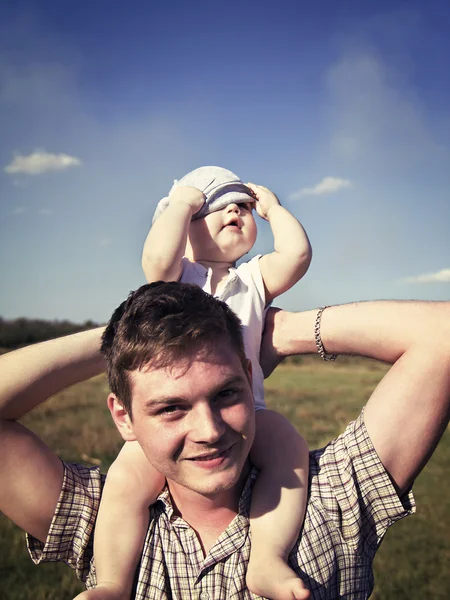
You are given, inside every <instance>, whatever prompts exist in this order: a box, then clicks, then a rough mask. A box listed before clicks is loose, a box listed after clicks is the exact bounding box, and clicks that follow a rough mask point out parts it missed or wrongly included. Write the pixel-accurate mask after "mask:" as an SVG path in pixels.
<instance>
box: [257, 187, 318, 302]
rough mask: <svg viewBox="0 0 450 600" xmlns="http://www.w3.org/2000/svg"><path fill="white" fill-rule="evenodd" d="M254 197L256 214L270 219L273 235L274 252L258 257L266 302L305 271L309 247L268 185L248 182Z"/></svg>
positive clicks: (267, 219)
mask: <svg viewBox="0 0 450 600" xmlns="http://www.w3.org/2000/svg"><path fill="white" fill-rule="evenodd" d="M247 185H248V187H249V188H250V189H251V190H252V192H253V194H254V197H255V208H256V212H257V213H258V215H259V216H260V217H261V218H262V219H264V220H265V221H268V222H269V225H270V228H271V230H272V235H273V244H274V251H273V252H270V253H269V254H265V255H264V256H262V257H261V258H260V260H259V268H260V270H261V276H262V278H263V281H264V288H265V292H266V304H270V302H272V300H273V299H274V298H276V297H277V296H279V295H280V294H283V293H284V292H286V291H287V290H289V289H290V288H291V287H292V286H293V285H295V284H296V283H297V281H299V280H300V279H301V278H302V277H303V275H304V274H305V273H306V271H307V270H308V267H309V265H310V263H311V258H312V250H311V244H310V243H309V239H308V236H307V235H306V231H305V230H304V229H303V227H302V225H301V223H299V221H297V219H296V218H295V217H294V215H292V214H291V213H290V212H289V211H288V210H286V209H285V208H284V207H283V206H281V204H280V201H279V200H278V198H277V197H276V196H275V194H274V193H273V192H271V191H270V190H269V189H268V188H266V187H263V186H260V185H255V184H253V183H248V184H247Z"/></svg>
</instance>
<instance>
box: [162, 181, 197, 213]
mask: <svg viewBox="0 0 450 600" xmlns="http://www.w3.org/2000/svg"><path fill="white" fill-rule="evenodd" d="M205 198H206V196H205V194H204V193H203V192H201V191H200V190H199V189H197V188H195V187H191V186H189V185H180V186H179V187H176V188H175V189H174V190H173V192H172V193H171V194H170V196H169V200H170V202H171V203H172V202H182V203H184V204H189V206H190V207H191V208H192V214H193V215H195V213H197V212H198V211H199V210H200V209H201V207H202V206H203V204H204V203H205Z"/></svg>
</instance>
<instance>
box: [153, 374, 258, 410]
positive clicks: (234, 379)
mask: <svg viewBox="0 0 450 600" xmlns="http://www.w3.org/2000/svg"><path fill="white" fill-rule="evenodd" d="M246 381H247V378H246V377H245V375H244V374H242V375H232V376H231V377H229V378H228V379H225V380H224V381H222V382H221V383H220V384H218V385H216V386H215V387H213V388H211V389H210V390H209V394H208V395H209V396H215V395H216V394H217V393H219V392H220V391H221V390H223V389H225V388H227V387H230V386H232V385H239V384H242V383H244V382H246ZM189 401H190V400H189V399H188V398H186V397H184V396H159V397H158V396H156V397H155V398H149V399H148V400H146V402H145V404H144V409H150V408H154V407H155V406H174V405H176V404H181V403H184V402H189Z"/></svg>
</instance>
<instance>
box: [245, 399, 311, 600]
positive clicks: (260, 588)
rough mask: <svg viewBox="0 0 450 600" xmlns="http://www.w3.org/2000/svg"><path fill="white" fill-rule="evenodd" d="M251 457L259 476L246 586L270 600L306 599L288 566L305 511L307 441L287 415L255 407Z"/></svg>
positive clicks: (307, 464)
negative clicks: (254, 430)
mask: <svg viewBox="0 0 450 600" xmlns="http://www.w3.org/2000/svg"><path fill="white" fill-rule="evenodd" d="M250 457H251V459H252V462H253V464H254V465H255V466H257V467H258V468H259V469H260V474H259V476H258V479H257V480H256V482H255V486H254V488H253V494H252V503H251V509H250V525H251V532H252V549H251V553H250V561H249V565H248V570H247V579H246V581H247V586H248V588H249V589H250V590H251V591H252V592H253V593H255V594H258V595H260V596H264V597H267V598H271V600H294V599H295V600H300V599H303V598H309V592H308V590H307V589H306V587H305V585H304V584H303V582H302V581H301V579H300V578H299V577H298V576H297V575H296V574H295V573H294V571H293V570H292V569H291V568H290V567H289V566H288V564H287V560H288V556H289V553H290V551H291V550H292V547H293V546H294V544H295V542H296V540H297V538H298V535H299V532H300V529H301V526H302V523H303V518H304V516H305V510H306V502H307V493H308V470H309V453H308V448H307V445H306V442H305V440H304V439H303V438H302V437H301V436H300V435H299V434H298V433H297V431H296V430H295V428H294V427H293V426H292V425H291V423H289V421H288V420H287V419H285V418H284V417H282V416H281V415H279V414H278V413H275V412H272V411H270V410H259V411H257V412H256V437H255V442H254V444H253V447H252V450H251V453H250Z"/></svg>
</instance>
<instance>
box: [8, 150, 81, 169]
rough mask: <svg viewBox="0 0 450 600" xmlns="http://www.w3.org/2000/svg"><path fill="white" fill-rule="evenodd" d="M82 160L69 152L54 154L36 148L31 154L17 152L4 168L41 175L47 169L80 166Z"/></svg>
mask: <svg viewBox="0 0 450 600" xmlns="http://www.w3.org/2000/svg"><path fill="white" fill-rule="evenodd" d="M80 165H81V160H80V159H79V158H76V157H75V156H70V155H69V154H64V153H63V152H61V153H60V154H53V153H51V152H46V151H45V150H35V151H34V152H32V153H31V154H28V155H22V154H17V155H16V156H15V157H14V158H13V160H12V161H11V162H10V164H9V165H7V166H6V167H5V169H4V171H5V173H9V174H15V173H24V174H25V175H41V174H42V173H46V172H47V171H63V170H65V169H68V168H70V167H78V166H80Z"/></svg>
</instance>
